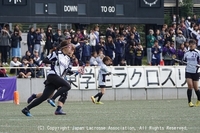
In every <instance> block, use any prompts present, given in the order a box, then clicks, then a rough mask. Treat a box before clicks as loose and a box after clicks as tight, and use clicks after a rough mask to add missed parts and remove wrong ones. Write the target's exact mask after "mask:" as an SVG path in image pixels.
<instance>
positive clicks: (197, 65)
mask: <svg viewBox="0 0 200 133" xmlns="http://www.w3.org/2000/svg"><path fill="white" fill-rule="evenodd" d="M172 59H173V60H175V61H177V62H180V63H183V64H186V65H191V66H196V67H200V65H199V64H190V63H187V62H185V61H182V60H178V59H176V58H173V57H172Z"/></svg>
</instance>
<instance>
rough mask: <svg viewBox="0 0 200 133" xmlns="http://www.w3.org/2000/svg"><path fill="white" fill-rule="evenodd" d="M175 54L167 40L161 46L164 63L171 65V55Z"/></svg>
mask: <svg viewBox="0 0 200 133" xmlns="http://www.w3.org/2000/svg"><path fill="white" fill-rule="evenodd" d="M174 54H175V50H174V48H172V47H171V46H170V42H167V44H166V45H165V47H164V48H163V60H164V63H165V65H166V66H167V65H172V64H173V62H172V56H173V55H174Z"/></svg>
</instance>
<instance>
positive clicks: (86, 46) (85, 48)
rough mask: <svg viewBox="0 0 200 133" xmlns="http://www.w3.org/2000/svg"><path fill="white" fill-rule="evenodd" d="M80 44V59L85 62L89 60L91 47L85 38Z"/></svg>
mask: <svg viewBox="0 0 200 133" xmlns="http://www.w3.org/2000/svg"><path fill="white" fill-rule="evenodd" d="M82 45H83V52H82V61H83V62H84V63H86V61H89V60H90V57H91V52H92V48H91V46H90V44H89V43H88V40H85V42H83V44H82Z"/></svg>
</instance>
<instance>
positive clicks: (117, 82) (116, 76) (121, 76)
mask: <svg viewBox="0 0 200 133" xmlns="http://www.w3.org/2000/svg"><path fill="white" fill-rule="evenodd" d="M112 81H113V83H112V86H113V88H129V82H128V71H127V67H124V66H123V67H122V66H121V67H112Z"/></svg>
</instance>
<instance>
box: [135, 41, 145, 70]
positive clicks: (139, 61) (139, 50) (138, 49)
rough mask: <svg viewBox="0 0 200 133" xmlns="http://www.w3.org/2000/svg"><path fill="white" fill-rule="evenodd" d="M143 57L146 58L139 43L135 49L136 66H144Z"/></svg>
mask: <svg viewBox="0 0 200 133" xmlns="http://www.w3.org/2000/svg"><path fill="white" fill-rule="evenodd" d="M143 56H144V52H143V47H142V45H141V43H139V44H138V46H136V49H135V65H136V66H141V65H142V58H143Z"/></svg>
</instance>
